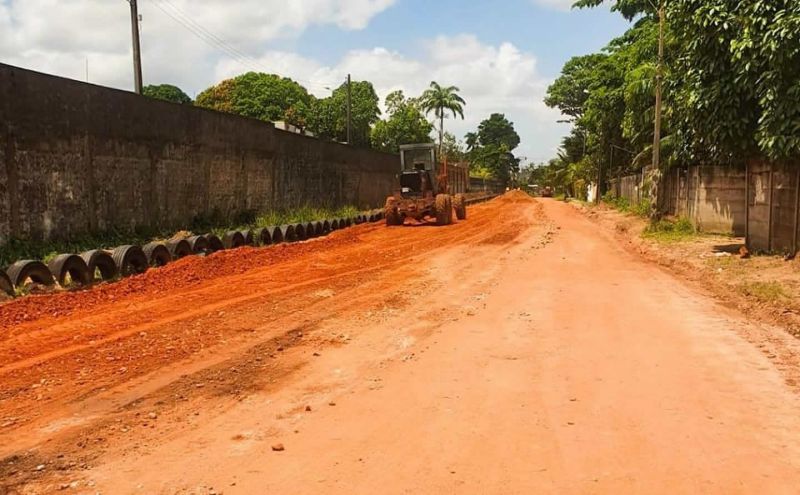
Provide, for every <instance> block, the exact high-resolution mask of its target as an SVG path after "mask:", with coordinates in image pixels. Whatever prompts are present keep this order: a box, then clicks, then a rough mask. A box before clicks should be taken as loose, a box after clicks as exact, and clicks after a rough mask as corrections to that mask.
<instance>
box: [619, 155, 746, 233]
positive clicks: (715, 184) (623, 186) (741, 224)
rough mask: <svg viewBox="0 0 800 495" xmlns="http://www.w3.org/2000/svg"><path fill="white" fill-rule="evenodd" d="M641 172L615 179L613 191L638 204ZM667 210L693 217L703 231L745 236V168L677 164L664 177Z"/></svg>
mask: <svg viewBox="0 0 800 495" xmlns="http://www.w3.org/2000/svg"><path fill="white" fill-rule="evenodd" d="M641 178H642V176H641V175H639V174H636V175H631V176H626V177H622V179H621V180H619V181H612V183H613V186H612V191H615V192H616V195H617V196H619V197H624V198H626V199H627V200H628V201H629V202H630V204H637V203H638V201H639V199H640V197H641V194H640V192H639V184H640V182H641ZM662 186H663V194H664V195H665V203H666V207H667V213H668V214H670V215H673V216H676V217H684V218H688V219H689V220H691V222H692V224H693V225H694V226H695V227H696V228H697V229H698V230H700V231H702V232H709V233H719V234H733V235H739V236H743V235H745V228H746V227H745V224H746V215H747V210H746V205H745V197H746V190H745V188H746V180H745V170H744V169H743V168H738V167H717V166H702V167H700V166H695V167H688V168H682V167H675V168H673V169H671V170H670V171H669V172H667V174H666V175H665V176H664V179H663V183H662Z"/></svg>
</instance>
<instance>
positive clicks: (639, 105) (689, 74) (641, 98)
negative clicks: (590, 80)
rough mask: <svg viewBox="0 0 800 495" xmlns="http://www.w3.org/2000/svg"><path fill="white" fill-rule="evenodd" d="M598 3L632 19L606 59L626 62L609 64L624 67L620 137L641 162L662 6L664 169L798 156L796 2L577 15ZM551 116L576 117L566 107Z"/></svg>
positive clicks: (683, 0)
mask: <svg viewBox="0 0 800 495" xmlns="http://www.w3.org/2000/svg"><path fill="white" fill-rule="evenodd" d="M604 3H609V4H610V5H611V9H612V10H614V11H618V12H620V13H621V14H622V15H623V16H625V17H626V18H627V19H629V20H634V19H638V20H637V22H636V24H635V25H634V27H633V28H632V29H631V30H630V31H629V32H628V33H626V35H625V36H623V37H622V38H621V40H624V42H623V43H622V44H621V45H620V44H618V45H617V46H614V44H613V43H612V45H610V47H609V48H611V50H612V57H613V55H614V53H615V52H625V56H624V57H623V58H622V59H620V60H618V61H615V63H617V62H619V66H620V67H624V77H625V91H624V104H625V117H624V119H623V123H622V126H623V134H624V137H625V138H626V139H627V140H628V141H629V142H628V143H627V144H628V145H629V146H631V147H633V148H635V150H636V151H642V153H640V157H642V156H645V155H646V152H647V149H646V146H645V145H644V143H646V142H647V141H648V137H650V138H652V129H651V130H649V131H648V130H647V129H648V127H649V128H652V122H653V117H654V112H653V110H652V101H653V97H652V89H651V88H652V86H653V82H654V79H655V63H656V47H657V34H656V30H655V22H656V21H657V15H656V10H655V7H657V6H659V5H662V6H663V7H664V9H665V17H664V21H665V26H666V50H665V53H666V58H665V78H664V90H665V97H664V113H663V115H664V119H665V125H666V128H665V131H664V133H663V134H662V136H663V138H662V140H661V143H662V148H664V149H666V154H667V157H669V158H671V159H669V160H667V162H666V163H667V166H669V164H670V163H675V162H676V161H677V160H680V161H681V162H682V163H697V162H705V163H717V164H726V163H741V162H743V161H745V160H748V159H753V158H755V159H759V158H767V159H772V160H785V159H789V160H791V159H794V158H797V157H798V156H800V48H798V47H800V2H797V1H796V0H769V1H766V0H668V1H667V0H611V1H609V2H604V1H603V0H579V1H577V2H576V3H575V7H578V8H582V7H595V6H598V5H601V4H604ZM625 46H627V48H624V47H625ZM620 48H623V50H620ZM625 62H628V63H627V65H625V64H624V63H625ZM633 62H637V63H633ZM567 69H569V68H568V67H565V76H566V75H568V73H569V72H570V71H569V70H567ZM565 82H566V79H565ZM577 88H578V85H577V84H576V85H575V89H576V90H577ZM554 89H557V88H554ZM560 93H564V91H560ZM548 96H550V95H548ZM562 100H565V99H564V98H562ZM589 101H591V96H590V98H589ZM548 103H554V102H553V101H548ZM555 106H559V108H562V111H564V112H565V114H566V115H572V114H573V113H574V112H573V110H572V108H571V107H570V106H568V105H566V104H565V101H561V102H559V104H557V105H555ZM641 110H644V111H641ZM601 111H602V110H601ZM581 124H586V123H585V122H582V123H581V122H579V124H578V125H579V126H580V125H581ZM590 131H591V129H590ZM648 133H649V136H648ZM592 138H594V135H592ZM590 141H593V139H590Z"/></svg>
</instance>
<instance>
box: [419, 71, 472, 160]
mask: <svg viewBox="0 0 800 495" xmlns="http://www.w3.org/2000/svg"><path fill="white" fill-rule="evenodd" d="M459 91H461V90H460V89H458V88H457V87H455V86H449V87H447V88H443V87H441V86H440V85H439V83H437V82H436V81H433V82H431V86H430V88H428V89H426V90H425V92H424V93H422V96H421V97H420V105H421V106H422V109H423V110H424V111H425V113H426V114H429V113H431V112H434V115H435V116H436V118H438V119H439V156H442V143H443V142H444V115H445V113H447V112H451V113H452V114H453V118H455V117H457V116H459V115H460V116H461V118H462V119H463V118H464V106H465V105H466V104H467V103H466V102H465V101H464V99H463V98H461V96H459V95H458V92H459Z"/></svg>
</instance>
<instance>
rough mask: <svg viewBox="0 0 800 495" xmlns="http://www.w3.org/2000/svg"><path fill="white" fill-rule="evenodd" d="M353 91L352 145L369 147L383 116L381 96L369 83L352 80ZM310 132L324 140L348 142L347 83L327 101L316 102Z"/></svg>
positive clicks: (310, 116)
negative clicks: (380, 105)
mask: <svg viewBox="0 0 800 495" xmlns="http://www.w3.org/2000/svg"><path fill="white" fill-rule="evenodd" d="M351 84H352V88H351V92H352V93H351V108H352V112H351V118H352V129H351V131H352V132H351V134H352V135H351V141H352V142H351V143H350V144H353V145H356V146H369V144H370V134H371V130H372V126H373V125H374V124H375V123H377V122H378V120H379V119H380V115H381V110H380V107H379V106H378V103H379V102H380V100H379V99H378V95H377V94H376V93H375V88H374V87H373V86H372V83H370V82H368V81H353V82H352V83H351ZM308 123H309V130H311V132H313V133H315V134H316V135H317V136H319V137H320V138H323V139H333V140H336V141H339V142H345V141H346V140H347V83H344V84H342V85H341V86H339V87H338V88H336V89H335V90H334V91H333V94H332V95H331V96H329V97H328V98H322V99H320V100H316V101H315V102H314V103H313V106H312V108H311V112H310V115H309V122H308Z"/></svg>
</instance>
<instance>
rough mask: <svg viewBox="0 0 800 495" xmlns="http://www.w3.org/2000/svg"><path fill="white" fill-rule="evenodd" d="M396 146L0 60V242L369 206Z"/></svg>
mask: <svg viewBox="0 0 800 495" xmlns="http://www.w3.org/2000/svg"><path fill="white" fill-rule="evenodd" d="M399 167H400V165H399V158H398V157H397V156H396V155H391V154H387V153H380V152H376V151H371V150H366V149H356V148H353V147H350V146H345V145H341V144H337V143H333V142H325V141H320V140H317V139H314V138H309V137H305V136H301V135H297V134H293V133H289V132H285V131H281V130H278V129H275V128H274V127H273V126H272V125H271V124H267V123H264V122H260V121H257V120H252V119H248V118H242V117H237V116H233V115H228V114H223V113H218V112H215V111H210V110H204V109H200V108H195V107H190V106H184V105H177V104H172V103H167V102H162V101H158V100H153V99H149V98H144V97H140V96H137V95H135V94H132V93H128V92H124V91H118V90H113V89H108V88H103V87H99V86H94V85H90V84H85V83H81V82H77V81H72V80H68V79H63V78H58V77H53V76H49V75H44V74H40V73H36V72H31V71H27V70H23V69H19V68H15V67H11V66H8V65H2V64H0V244H2V243H4V242H5V241H6V240H7V239H9V238H10V237H15V238H21V239H55V238H61V239H64V238H69V237H70V236H76V235H80V234H83V233H87V232H102V231H107V230H111V229H113V230H134V229H137V228H148V229H163V228H171V227H175V228H181V227H185V226H187V225H189V224H191V223H192V221H193V220H195V219H196V218H198V217H204V216H206V217H207V216H215V217H217V218H230V219H231V220H233V219H235V218H237V217H238V216H240V215H242V214H244V213H247V212H257V211H265V210H269V209H286V208H292V207H296V206H301V205H305V204H310V205H313V206H329V207H339V206H343V205H348V204H350V205H355V206H358V207H375V206H378V205H382V204H383V200H384V199H385V197H386V195H387V194H388V193H390V192H391V191H392V189H393V183H394V177H395V174H396V173H397V171H398V170H399Z"/></svg>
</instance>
